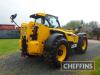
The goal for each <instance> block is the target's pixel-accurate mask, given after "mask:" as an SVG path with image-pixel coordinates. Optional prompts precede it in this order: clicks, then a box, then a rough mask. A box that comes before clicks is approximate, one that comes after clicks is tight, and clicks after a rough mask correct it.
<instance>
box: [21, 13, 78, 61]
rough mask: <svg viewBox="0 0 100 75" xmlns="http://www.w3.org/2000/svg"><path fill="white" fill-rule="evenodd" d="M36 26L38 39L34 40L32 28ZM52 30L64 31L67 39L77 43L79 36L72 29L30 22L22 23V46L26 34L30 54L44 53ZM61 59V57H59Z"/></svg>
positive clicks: (42, 14)
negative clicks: (45, 44)
mask: <svg viewBox="0 0 100 75" xmlns="http://www.w3.org/2000/svg"><path fill="white" fill-rule="evenodd" d="M37 14H38V15H41V16H45V15H46V14H44V13H37ZM34 26H38V32H37V34H38V35H37V37H38V38H37V40H32V38H31V37H30V35H31V34H33V32H32V30H33V27H34ZM50 30H56V31H60V32H63V33H64V34H65V37H66V40H67V41H69V42H73V43H77V42H78V39H79V36H77V35H75V34H74V33H73V31H71V30H64V29H60V28H49V27H48V26H45V25H42V24H39V23H35V22H29V23H22V25H21V30H20V35H21V36H20V46H21V48H22V37H23V36H26V41H27V42H26V44H27V52H28V53H29V54H30V55H42V54H43V49H44V42H45V41H46V40H47V39H48V38H49V37H50V35H51V34H50ZM59 60H60V59H59Z"/></svg>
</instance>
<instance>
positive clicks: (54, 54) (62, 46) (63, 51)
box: [43, 37, 68, 68]
mask: <svg viewBox="0 0 100 75" xmlns="http://www.w3.org/2000/svg"><path fill="white" fill-rule="evenodd" d="M48 44H49V39H48V40H47V41H46V44H45V50H44V54H43V56H44V59H45V61H46V62H48V63H50V64H51V65H52V66H53V67H56V68H60V63H61V62H62V61H64V60H66V59H67V58H68V50H67V49H68V43H67V41H66V39H65V38H64V37H60V38H57V39H55V41H53V43H52V45H49V47H48Z"/></svg>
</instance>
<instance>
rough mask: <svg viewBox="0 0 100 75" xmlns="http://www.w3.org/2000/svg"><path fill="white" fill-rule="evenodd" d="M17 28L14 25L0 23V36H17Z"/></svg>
mask: <svg viewBox="0 0 100 75" xmlns="http://www.w3.org/2000/svg"><path fill="white" fill-rule="evenodd" d="M19 36H20V34H19V29H18V28H17V29H16V26H15V25H9V24H0V38H1V39H3V38H19Z"/></svg>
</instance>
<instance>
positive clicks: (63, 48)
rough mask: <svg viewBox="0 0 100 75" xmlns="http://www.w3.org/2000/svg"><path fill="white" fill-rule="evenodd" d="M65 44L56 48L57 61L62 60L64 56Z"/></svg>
mask: <svg viewBox="0 0 100 75" xmlns="http://www.w3.org/2000/svg"><path fill="white" fill-rule="evenodd" d="M66 51H67V50H66V46H65V45H61V46H60V47H59V49H58V53H57V60H58V61H64V59H65V58H66V54H67V53H66Z"/></svg>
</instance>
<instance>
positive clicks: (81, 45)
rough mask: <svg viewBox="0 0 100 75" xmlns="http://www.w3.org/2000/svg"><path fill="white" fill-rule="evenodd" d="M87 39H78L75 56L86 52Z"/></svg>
mask: <svg viewBox="0 0 100 75" xmlns="http://www.w3.org/2000/svg"><path fill="white" fill-rule="evenodd" d="M87 43H88V42H87V38H86V37H80V39H79V42H78V46H77V48H76V53H77V54H84V53H85V52H86V50H87V45H88V44H87Z"/></svg>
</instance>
